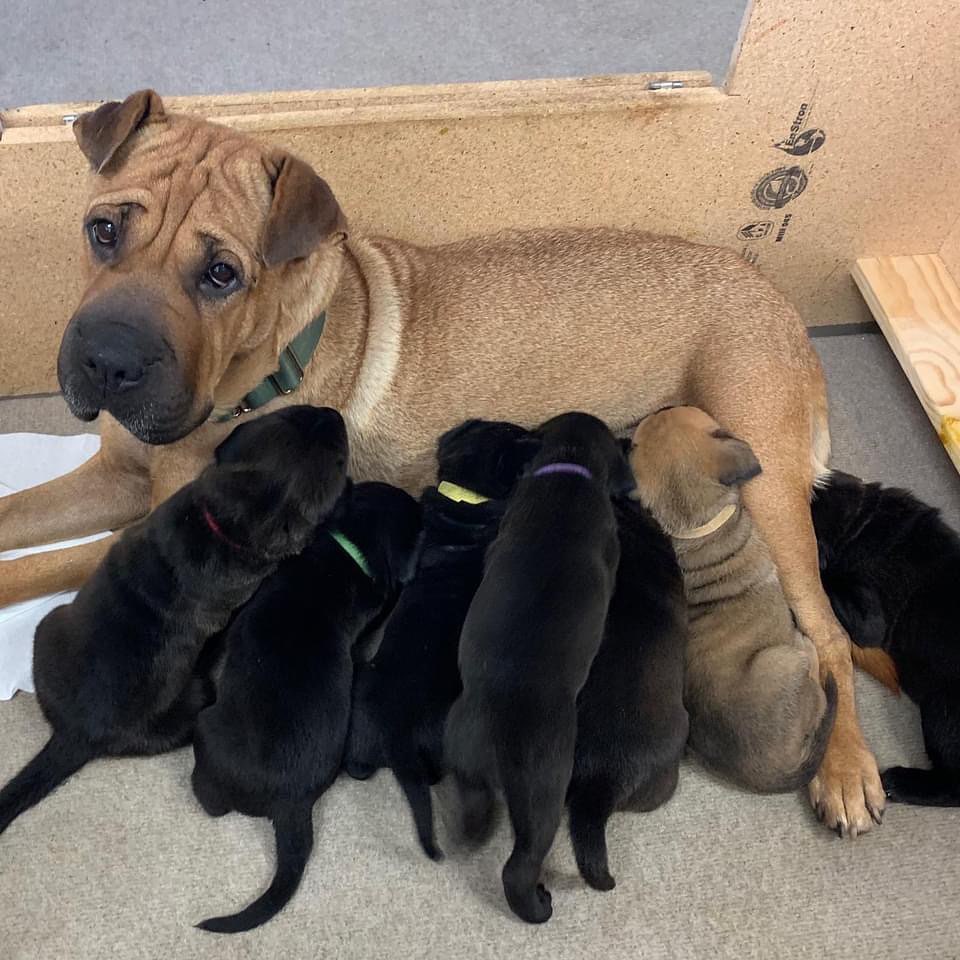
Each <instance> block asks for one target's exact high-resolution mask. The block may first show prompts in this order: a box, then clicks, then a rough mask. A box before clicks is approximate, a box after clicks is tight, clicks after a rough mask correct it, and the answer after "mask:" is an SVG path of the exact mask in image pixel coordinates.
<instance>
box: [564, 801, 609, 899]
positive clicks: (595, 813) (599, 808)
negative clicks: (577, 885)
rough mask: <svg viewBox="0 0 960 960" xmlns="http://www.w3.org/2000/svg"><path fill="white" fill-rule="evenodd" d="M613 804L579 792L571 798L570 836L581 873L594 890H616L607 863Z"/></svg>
mask: <svg viewBox="0 0 960 960" xmlns="http://www.w3.org/2000/svg"><path fill="white" fill-rule="evenodd" d="M610 811H611V808H610V805H609V804H607V803H604V802H599V801H598V799H597V797H596V796H595V795H594V796H591V797H589V798H588V797H587V796H586V795H584V794H579V795H577V796H575V797H571V799H570V840H571V842H572V843H573V852H574V854H575V855H576V858H577V866H578V867H579V868H580V876H581V877H583V879H584V880H585V881H586V882H587V884H589V885H590V886H591V887H593V889H594V890H612V889H613V888H614V887H615V886H616V881H615V880H614V879H613V877H612V876H611V875H610V867H609V865H608V863H607V820H608V818H609V816H610Z"/></svg>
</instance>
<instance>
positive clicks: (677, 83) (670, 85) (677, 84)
mask: <svg viewBox="0 0 960 960" xmlns="http://www.w3.org/2000/svg"><path fill="white" fill-rule="evenodd" d="M682 87H683V81H682V80H654V81H653V83H651V84H650V86H649V87H647V89H648V90H679V89H681V88H682Z"/></svg>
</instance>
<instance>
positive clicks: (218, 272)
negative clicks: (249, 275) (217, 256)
mask: <svg viewBox="0 0 960 960" xmlns="http://www.w3.org/2000/svg"><path fill="white" fill-rule="evenodd" d="M205 279H206V281H207V283H209V284H210V286H211V287H213V288H214V289H216V290H225V289H226V288H227V287H229V286H231V285H232V284H233V283H234V282H235V281H236V279H237V271H236V270H234V269H233V267H231V266H230V264H229V263H224V262H223V261H222V260H218V261H217V262H216V263H214V264H211V265H210V266H209V267H208V268H207V272H206V275H205Z"/></svg>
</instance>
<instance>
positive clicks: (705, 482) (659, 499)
mask: <svg viewBox="0 0 960 960" xmlns="http://www.w3.org/2000/svg"><path fill="white" fill-rule="evenodd" d="M630 464H631V466H632V467H633V472H634V475H635V476H636V478H637V495H638V497H639V498H640V499H641V500H642V501H643V502H644V503H645V504H646V505H647V506H648V507H649V508H650V510H651V511H652V512H653V514H654V516H656V518H657V520H658V521H659V522H660V523H661V525H662V526H663V527H664V529H665V530H666V531H667V532H668V533H673V534H676V533H679V532H680V531H682V530H685V529H689V528H691V527H697V526H700V525H701V524H703V523H707V522H708V521H709V520H711V519H712V518H713V517H714V516H716V514H717V513H718V512H719V511H720V510H721V509H722V508H723V507H724V506H726V505H727V504H728V503H734V502H736V500H737V498H738V496H739V493H738V488H739V487H740V486H742V485H743V484H744V483H746V482H747V481H748V480H750V479H751V478H752V477H755V476H756V475H757V474H758V473H760V464H759V463H758V462H757V458H756V457H755V456H754V453H753V451H752V450H751V449H750V447H749V446H748V445H747V444H746V443H744V441H743V440H740V439H739V438H737V437H735V436H733V435H732V434H730V433H728V432H727V431H726V430H724V429H723V428H722V427H721V426H720V425H719V424H718V423H717V422H716V420H714V419H713V418H712V417H710V416H709V415H708V414H706V413H704V412H703V411H702V410H698V409H697V408H696V407H671V408H670V409H668V410H661V411H660V412H658V413H654V414H651V415H650V416H649V417H646V418H645V419H644V420H642V421H641V422H640V425H639V426H638V427H637V430H636V433H635V434H634V436H633V449H632V451H631V453H630Z"/></svg>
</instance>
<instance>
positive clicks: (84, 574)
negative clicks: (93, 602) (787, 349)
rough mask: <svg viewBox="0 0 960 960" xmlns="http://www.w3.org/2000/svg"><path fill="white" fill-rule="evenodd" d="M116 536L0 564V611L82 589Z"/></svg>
mask: <svg viewBox="0 0 960 960" xmlns="http://www.w3.org/2000/svg"><path fill="white" fill-rule="evenodd" d="M116 538H117V535H116V534H115V535H114V536H112V537H102V538H101V539H100V540H94V541H93V542H92V543H84V544H81V545H80V546H79V547H68V548H67V549H65V550H48V551H46V552H45V553H34V554H31V555H30V556H28V557H21V558H20V559H19V560H0V607H6V606H9V605H10V604H11V603H20V602H21V601H23V600H32V599H33V598H34V597H42V596H44V595H45V594H48V593H59V592H60V591H61V590H77V589H79V588H80V587H82V586H83V584H84V583H85V582H86V580H87V579H88V578H89V577H90V575H91V574H92V573H93V571H94V570H96V569H97V566H98V565H99V563H100V561H101V560H102V559H103V558H104V556H106V553H107V551H108V550H109V549H110V547H111V545H112V544H113V542H114V541H115V540H116Z"/></svg>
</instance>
